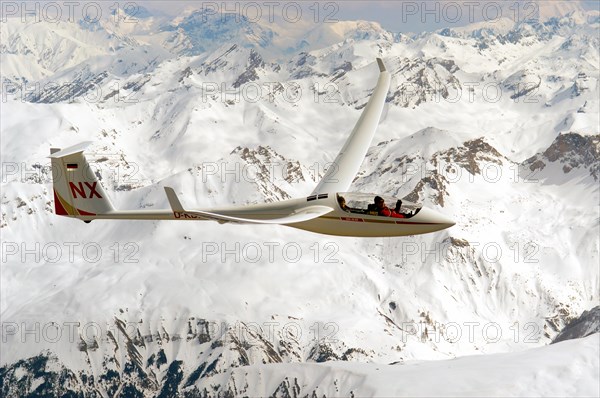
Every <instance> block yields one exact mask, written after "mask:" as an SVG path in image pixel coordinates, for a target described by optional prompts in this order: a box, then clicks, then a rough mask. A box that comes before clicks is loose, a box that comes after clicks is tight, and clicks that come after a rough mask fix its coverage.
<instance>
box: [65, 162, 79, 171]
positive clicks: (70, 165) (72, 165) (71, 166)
mask: <svg viewBox="0 0 600 398" xmlns="http://www.w3.org/2000/svg"><path fill="white" fill-rule="evenodd" d="M76 168H77V163H67V170H75V169H76Z"/></svg>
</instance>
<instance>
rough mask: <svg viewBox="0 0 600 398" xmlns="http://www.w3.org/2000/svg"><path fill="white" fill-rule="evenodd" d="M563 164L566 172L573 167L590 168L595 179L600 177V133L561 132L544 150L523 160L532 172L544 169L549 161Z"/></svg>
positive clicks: (524, 164)
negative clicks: (586, 134) (583, 134)
mask: <svg viewBox="0 0 600 398" xmlns="http://www.w3.org/2000/svg"><path fill="white" fill-rule="evenodd" d="M555 162H559V163H560V164H562V170H563V172H564V173H569V172H570V171H571V170H573V169H577V168H584V169H587V170H589V172H590V175H591V176H592V177H593V178H594V180H595V181H598V178H599V177H600V135H591V136H582V135H580V134H577V133H567V134H560V135H559V136H558V137H556V139H555V140H554V142H553V143H552V145H550V146H549V147H548V149H546V150H545V151H544V152H542V153H538V154H537V155H535V156H532V157H531V158H529V159H527V160H526V161H525V162H523V166H524V167H526V168H527V169H529V170H530V171H532V172H537V171H541V170H543V169H544V168H545V167H546V166H547V165H548V164H549V163H555Z"/></svg>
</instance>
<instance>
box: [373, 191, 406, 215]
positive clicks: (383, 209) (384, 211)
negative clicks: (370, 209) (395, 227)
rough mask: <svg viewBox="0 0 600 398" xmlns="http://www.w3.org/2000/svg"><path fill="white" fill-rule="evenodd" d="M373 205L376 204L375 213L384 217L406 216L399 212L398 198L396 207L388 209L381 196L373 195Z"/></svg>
mask: <svg viewBox="0 0 600 398" xmlns="http://www.w3.org/2000/svg"><path fill="white" fill-rule="evenodd" d="M375 206H377V214H378V215H380V216H384V217H395V218H406V216H405V215H404V214H402V213H400V207H401V206H402V201H401V200H398V201H397V202H396V209H394V210H390V208H389V207H387V206H386V205H385V201H384V200H383V198H382V197H381V196H376V197H375Z"/></svg>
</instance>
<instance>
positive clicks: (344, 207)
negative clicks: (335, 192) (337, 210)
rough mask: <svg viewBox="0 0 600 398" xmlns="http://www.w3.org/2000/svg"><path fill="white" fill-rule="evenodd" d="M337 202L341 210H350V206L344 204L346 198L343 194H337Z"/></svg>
mask: <svg viewBox="0 0 600 398" xmlns="http://www.w3.org/2000/svg"><path fill="white" fill-rule="evenodd" d="M338 203H339V205H340V207H341V208H342V210H344V211H350V208H349V207H348V206H347V205H346V199H345V198H344V197H343V196H338Z"/></svg>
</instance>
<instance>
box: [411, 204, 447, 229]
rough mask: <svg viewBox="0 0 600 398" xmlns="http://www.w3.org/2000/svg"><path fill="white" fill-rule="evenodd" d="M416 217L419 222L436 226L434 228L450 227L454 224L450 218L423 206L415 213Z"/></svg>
mask: <svg viewBox="0 0 600 398" xmlns="http://www.w3.org/2000/svg"><path fill="white" fill-rule="evenodd" d="M416 217H418V218H419V220H418V221H420V222H424V223H429V224H433V225H435V226H436V227H437V228H436V230H440V229H446V228H450V227H451V226H453V225H455V224H456V223H455V222H454V220H452V219H451V218H449V217H447V216H445V215H443V214H440V213H438V212H437V211H435V210H431V209H428V208H425V207H424V208H422V209H421V210H420V211H419V213H417V215H416V216H415V218H416ZM415 221H416V220H415Z"/></svg>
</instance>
